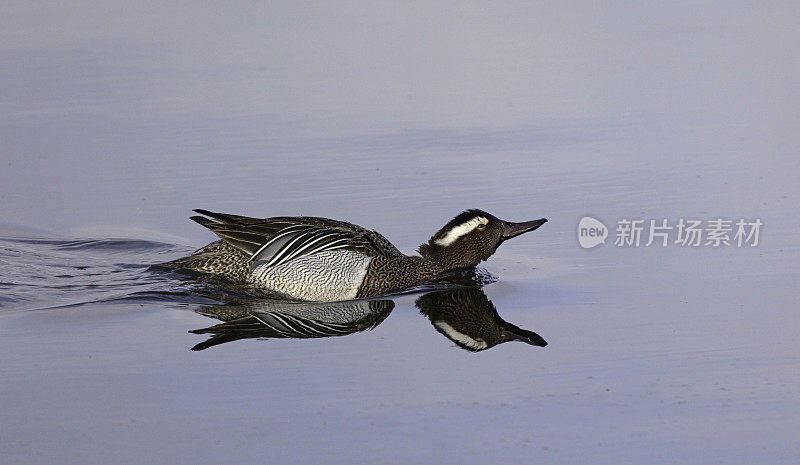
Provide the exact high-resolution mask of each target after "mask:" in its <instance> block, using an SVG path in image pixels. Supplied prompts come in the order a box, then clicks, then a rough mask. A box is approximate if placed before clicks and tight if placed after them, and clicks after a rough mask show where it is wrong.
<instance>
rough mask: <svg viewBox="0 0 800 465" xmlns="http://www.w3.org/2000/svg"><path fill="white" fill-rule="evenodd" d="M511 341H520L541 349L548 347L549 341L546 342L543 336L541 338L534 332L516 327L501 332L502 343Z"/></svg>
mask: <svg viewBox="0 0 800 465" xmlns="http://www.w3.org/2000/svg"><path fill="white" fill-rule="evenodd" d="M509 326H510V325H509ZM509 341H520V342H524V343H526V344H530V345H532V346H539V347H545V346H547V341H545V340H544V338H543V337H542V336H539V335H538V334H536V333H534V332H533V331H528V330H527V329H522V328H518V327H516V326H514V327H508V328H505V329H503V330H501V331H500V342H501V343H503V342H509Z"/></svg>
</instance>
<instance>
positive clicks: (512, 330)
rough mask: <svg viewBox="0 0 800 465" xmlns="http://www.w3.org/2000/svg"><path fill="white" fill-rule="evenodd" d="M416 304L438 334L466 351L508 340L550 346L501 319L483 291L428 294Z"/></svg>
mask: <svg viewBox="0 0 800 465" xmlns="http://www.w3.org/2000/svg"><path fill="white" fill-rule="evenodd" d="M416 305H417V308H419V310H420V312H421V313H422V314H423V315H425V316H427V317H428V319H430V320H431V324H433V327H434V328H436V330H437V331H439V332H440V333H441V334H442V335H444V336H445V337H446V338H448V339H450V340H451V341H453V342H455V343H456V345H457V346H458V347H461V348H462V349H465V350H470V351H474V352H477V351H480V350H486V349H489V348H491V347H494V346H496V345H498V344H502V343H504V342H509V341H521V342H525V343H527V344H530V345H534V346H539V347H544V346H546V345H547V341H545V340H544V339H543V338H542V337H541V336H539V335H538V334H536V333H534V332H533V331H528V330H527V329H522V328H520V327H519V326H516V325H513V324H511V323H509V322H507V321H505V320H503V319H502V318H500V315H498V314H497V309H496V308H495V307H494V304H492V301H491V300H489V298H488V297H486V294H485V293H484V292H483V290H482V289H480V288H463V289H453V290H447V291H439V292H429V293H427V294H425V295H423V296H421V297H420V298H418V299H417V302H416Z"/></svg>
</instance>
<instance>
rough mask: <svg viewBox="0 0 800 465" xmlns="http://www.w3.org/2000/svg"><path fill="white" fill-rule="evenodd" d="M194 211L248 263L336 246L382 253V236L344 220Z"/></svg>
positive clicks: (273, 261) (286, 259)
mask: <svg viewBox="0 0 800 465" xmlns="http://www.w3.org/2000/svg"><path fill="white" fill-rule="evenodd" d="M194 211H195V212H197V213H200V214H201V215H205V216H193V217H191V219H192V220H194V221H196V222H197V223H199V224H201V225H203V226H205V227H206V228H208V229H210V230H211V231H212V232H213V233H214V234H216V235H217V236H219V238H220V239H222V240H224V241H226V242H228V243H229V244H231V245H232V246H234V247H236V248H237V249H239V250H241V251H242V252H244V253H245V254H247V255H248V256H249V261H250V262H251V263H254V262H258V263H259V264H264V265H266V266H268V267H273V266H278V265H281V264H283V263H286V262H289V261H291V260H294V259H296V258H298V257H303V256H307V255H313V254H316V253H320V252H324V251H330V250H338V249H346V250H352V251H356V252H359V253H362V254H364V255H367V256H371V257H372V256H376V255H379V254H381V253H382V248H381V247H378V246H377V244H376V240H375V238H374V237H373V234H374V235H377V236H379V237H380V238H382V236H380V235H379V234H377V233H374V232H373V231H368V230H366V229H364V228H362V227H360V226H356V225H354V224H350V223H347V222H344V221H337V220H330V219H328V218H316V217H275V218H266V219H259V218H250V217H246V216H239V215H230V214H225V213H216V212H211V211H208V210H200V209H198V210H194ZM207 217H208V218H207ZM209 218H211V219H209ZM383 240H384V241H386V240H385V239H383ZM386 243H388V241H386ZM389 245H390V246H391V244H389ZM391 247H392V248H394V246H391ZM395 250H396V249H395Z"/></svg>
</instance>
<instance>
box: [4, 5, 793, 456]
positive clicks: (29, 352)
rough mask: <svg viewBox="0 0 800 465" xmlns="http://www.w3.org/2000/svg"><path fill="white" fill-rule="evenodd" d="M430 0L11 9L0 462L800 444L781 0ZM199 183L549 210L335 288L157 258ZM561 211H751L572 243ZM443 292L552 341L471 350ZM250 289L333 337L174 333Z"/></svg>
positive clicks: (293, 197) (422, 222)
mask: <svg viewBox="0 0 800 465" xmlns="http://www.w3.org/2000/svg"><path fill="white" fill-rule="evenodd" d="M437 5H439V6H427V7H421V6H420V7H415V8H412V7H398V6H386V5H383V6H376V5H373V4H372V3H367V4H358V3H353V4H346V5H339V6H336V7H334V6H326V5H307V6H304V7H300V6H296V5H295V4H294V3H292V2H287V3H281V2H278V3H275V2H271V3H270V4H269V5H268V6H253V5H249V4H247V5H246V4H235V5H231V6H226V7H225V8H217V7H214V6H209V5H205V6H198V5H191V6H186V5H183V6H171V5H163V4H141V5H129V4H127V3H126V4H124V5H123V4H122V3H120V4H118V5H115V4H114V3H113V2H111V3H105V4H104V5H102V6H97V5H91V6H89V5H86V6H79V5H78V6H71V7H63V8H61V7H46V6H43V5H33V4H28V3H25V4H19V5H11V6H9V7H8V8H6V9H5V11H4V15H3V17H2V18H1V19H0V26H2V27H0V31H2V32H0V37H2V39H3V40H2V41H0V44H2V45H0V56H2V59H3V63H4V66H3V67H2V70H1V71H0V82H2V87H3V89H5V91H4V94H3V95H4V97H3V99H2V101H1V102H0V163H1V164H2V166H0V168H2V169H0V221H2V226H0V351H1V352H2V353H3V354H4V356H3V358H2V360H3V361H2V362H0V370H1V371H2V373H3V376H2V378H1V379H0V397H2V398H3V399H4V403H3V408H2V409H0V457H2V461H3V462H4V463H5V462H8V463H65V462H67V463H72V462H74V463H175V462H181V463H184V462H187V463H188V462H195V463H219V462H220V461H226V462H230V463H253V462H270V463H343V464H344V463H483V462H487V461H497V459H498V458H500V459H502V460H504V461H506V462H509V463H521V462H523V461H525V462H531V461H540V462H544V463H586V462H587V461H588V460H591V461H592V462H593V463H609V464H610V463H615V464H616V463H787V464H788V463H796V462H798V459H800V449H798V445H797V441H796V438H795V436H796V431H799V430H800V420H798V419H800V388H798V386H800V366H799V365H800V362H798V357H797V354H798V351H799V350H800V343H799V342H798V339H797V334H798V331H800V319H799V318H798V312H797V303H796V300H797V299H796V291H795V290H794V288H795V287H796V285H797V283H798V282H799V280H798V275H799V274H800V273H798V271H800V270H799V269H798V263H799V262H800V260H798V259H800V250H798V245H797V242H796V240H795V235H796V231H798V229H799V228H800V220H798V217H797V215H796V208H795V206H796V204H797V202H798V199H800V195H799V194H800V189H799V188H798V184H797V182H796V180H797V175H798V172H800V162H799V161H798V158H797V147H798V146H800V136H798V133H797V130H796V128H797V127H798V124H800V117H798V112H797V108H800V99H798V94H797V91H796V89H798V88H800V83H799V82H798V76H800V73H798V70H800V63H798V57H797V54H796V53H795V50H796V49H797V47H796V46H795V45H797V43H798V40H799V39H800V36H798V33H797V29H796V20H795V18H796V17H797V12H796V11H795V10H796V8H795V7H794V5H793V4H792V3H790V2H786V3H780V2H779V3H773V4H770V5H766V6H765V5H759V6H749V5H747V4H744V3H742V4H731V3H730V2H724V3H723V2H707V3H687V4H680V5H675V4H665V5H639V6H632V5H630V4H627V3H624V4H623V3H620V4H613V3H612V4H609V5H606V6H603V7H597V6H596V5H594V4H592V3H589V2H587V3H581V2H578V3H573V4H570V5H563V4H561V3H560V2H559V3H552V4H547V3H544V4H537V5H532V6H514V5H506V4H492V5H487V4H484V3H481V4H476V5H464V4H462V3H455V4H452V5H445V4H437ZM193 208H206V209H210V210H218V211H224V212H230V213H237V214H244V215H249V216H265V217H266V216H280V215H316V216H327V217H332V218H336V219H342V220H347V221H351V222H354V223H356V224H360V225H362V226H365V227H369V228H374V229H376V230H378V231H380V232H381V233H383V234H384V235H385V236H386V237H387V238H389V239H390V240H391V241H392V242H393V243H394V244H395V245H397V246H398V248H400V249H401V250H402V251H404V252H408V253H411V252H412V251H413V250H414V249H415V248H416V247H417V246H418V245H419V244H420V243H422V242H424V241H426V240H427V239H428V238H429V237H430V235H432V234H433V233H434V232H435V231H436V230H438V228H440V227H441V226H442V225H444V224H445V223H446V222H447V221H448V220H450V219H451V218H452V217H453V216H455V215H456V214H458V213H459V212H460V211H462V210H464V209H466V208H481V209H484V210H486V211H488V212H490V213H492V214H494V215H496V216H498V217H500V218H503V219H507V220H511V221H521V220H530V219H534V218H541V217H546V218H548V219H549V222H548V223H547V224H546V225H545V226H543V227H542V228H540V229H539V230H537V231H535V232H532V233H529V234H525V235H523V236H520V237H518V238H514V239H512V240H511V241H508V242H507V243H504V244H503V245H502V246H501V247H500V248H499V249H498V251H497V253H496V254H495V255H494V256H493V257H492V258H491V259H490V260H489V261H488V262H486V263H485V269H486V270H487V272H488V273H489V274H490V275H492V276H494V277H496V279H494V280H492V282H490V283H488V284H485V285H484V286H482V287H480V288H472V290H471V291H463V290H462V292H468V293H469V292H473V293H474V292H478V294H471V296H467V297H463V296H454V295H447V294H445V295H442V294H436V293H428V291H430V289H426V290H420V292H417V293H412V294H405V295H399V296H391V297H389V298H387V299H379V302H384V303H383V304H372V306H373V307H374V308H372V307H370V306H369V304H367V307H366V308H363V307H358V308H355V307H354V308H355V309H350V310H347V311H345V310H342V309H339V310H337V311H334V312H333V314H337V315H349V317H347V318H344V319H342V318H339V319H336V320H335V321H334V320H330V319H328V320H320V319H316V320H314V319H312V320H309V319H308V315H307V314H298V313H297V312H295V313H292V314H291V316H292V318H294V319H291V318H288V317H286V316H285V313H286V312H285V311H284V312H283V313H280V312H276V311H275V310H273V309H265V308H264V305H267V304H263V305H262V304H259V303H258V302H252V301H249V300H247V299H244V301H243V297H246V296H242V295H239V294H237V293H236V292H235V291H233V290H228V289H220V288H217V287H215V286H213V285H209V284H208V283H204V282H198V281H195V280H191V279H186V278H185V277H181V276H176V275H174V274H169V273H166V274H165V273H155V272H153V271H152V270H150V269H149V265H151V264H153V263H158V262H162V261H167V260H170V259H173V258H176V257H179V256H181V255H183V254H186V253H189V252H191V251H192V250H194V249H195V248H198V247H200V246H202V245H205V244H206V243H207V242H209V241H211V240H213V239H214V238H213V236H212V235H211V234H210V233H209V232H208V231H206V230H204V229H203V228H201V227H199V226H198V225H196V224H194V223H193V222H191V221H189V220H188V216H189V215H190V214H191V209H193ZM585 215H590V216H593V217H595V218H598V219H600V220H602V221H603V222H604V223H605V224H606V225H608V226H610V227H612V228H613V226H614V225H615V224H616V222H617V221H618V220H620V219H625V218H628V219H632V218H640V219H644V220H649V219H657V220H661V219H668V220H669V221H670V223H671V224H675V223H676V222H677V220H678V219H680V218H687V219H688V218H695V219H702V220H712V219H715V218H725V219H731V220H734V221H735V220H737V219H740V218H745V219H748V220H752V219H755V218H759V219H761V221H763V223H764V226H763V230H762V231H761V237H760V243H759V245H758V246H757V247H737V246H735V245H732V246H727V247H718V248H714V247H706V246H701V247H695V248H690V247H680V246H678V245H675V244H670V245H669V246H668V247H655V246H650V247H644V246H642V247H638V248H634V247H629V248H626V247H616V246H614V245H613V237H610V238H609V239H610V240H609V241H608V242H607V243H606V244H604V245H601V246H599V247H597V248H595V249H591V250H584V249H582V248H580V247H579V245H578V241H577V236H576V228H577V224H578V221H579V220H580V218H581V217H583V216H585ZM462 301H469V302H473V305H472V306H467V307H468V308H472V309H474V308H476V307H477V308H478V309H482V310H481V312H480V313H479V315H482V316H484V317H485V316H486V315H489V316H490V317H491V318H488V319H486V320H485V321H487V322H497V320H496V319H495V317H494V315H495V314H496V316H497V317H498V318H501V319H502V320H503V321H505V322H508V323H510V324H513V325H515V326H516V327H518V328H521V329H524V330H528V331H532V332H534V333H535V334H536V335H538V336H539V337H541V338H543V340H546V342H547V343H548V344H547V346H546V347H541V346H537V345H531V344H526V343H523V342H518V341H517V342H508V343H503V344H498V345H494V346H492V347H488V348H486V349H485V350H480V351H473V350H464V347H462V345H463V344H464V340H463V338H462V339H459V336H456V335H455V334H454V333H453V332H452V331H449V330H448V329H447V327H446V326H445V325H443V324H442V322H445V323H447V322H448V321H452V320H449V319H448V318H452V312H451V313H448V310H447V309H448V308H452V306H449V305H451V304H452V302H462ZM476 303H477V304H476ZM359 305H361V304H359ZM259 307H261V308H259ZM457 308H460V307H457ZM236 312H239V313H236ZM259 312H261V313H259ZM264 312H266V313H268V314H269V315H271V316H270V318H272V319H273V320H269V319H268V318H267V317H263V318H265V319H266V320H265V321H272V322H273V325H274V324H275V323H274V321H276V320H275V319H278V320H280V321H281V322H282V324H283V325H284V326H283V327H282V329H281V331H283V333H282V334H283V335H286V333H292V331H294V333H293V334H294V335H297V334H298V332H297V331H300V328H306V329H305V330H306V331H315V332H316V333H317V335H318V336H330V337H300V338H298V337H277V336H278V335H279V334H276V333H274V332H273V333H264V332H261V333H258V332H256V333H255V334H256V335H257V336H258V337H241V338H239V337H238V336H243V334H242V333H236V334H235V336H237V338H235V340H230V341H228V342H224V343H220V344H216V345H210V346H208V347H204V348H203V350H194V351H192V350H191V348H193V347H196V346H197V345H198V344H203V343H204V342H206V341H208V340H209V338H211V337H213V336H214V332H213V331H212V332H209V333H204V334H196V333H192V332H190V331H196V330H204V329H206V328H211V327H214V326H216V325H220V324H225V323H226V322H229V321H235V320H236V319H237V318H245V317H250V316H253V315H259V314H260V315H264V314H265V313H264ZM359 312H360V313H359ZM493 312H494V313H493ZM298 315H299V316H298ZM234 317H235V318H234ZM281 318H282V319H281ZM304 318H305V319H304ZM310 321H311V322H310ZM246 322H247V321H244V322H239V323H246ZM249 322H250V323H253V321H252V320H249ZM437 322H438V325H437ZM453 324H455V323H453ZM453 324H449V323H448V325H449V326H450V327H451V328H453V327H454V326H453ZM487 324H488V323H487ZM489 326H491V325H489ZM271 328H272V329H269V330H270V331H275V326H272V327H271ZM308 328H311V330H309V329H308ZM464 328H465V327H464ZM228 329H230V326H229V327H228ZM243 329H246V328H244V327H240V326H237V327H236V328H235V330H236V331H242V330H243ZM249 329H254V328H253V327H249ZM257 330H258V331H265V329H264V328H260V329H257ZM215 331H216V330H215ZM326 331H329V332H331V331H332V332H336V335H334V334H332V333H331V334H325V332H326ZM464 331H467V330H466V329H464ZM217 332H218V333H219V331H217ZM226 334H227V335H228V336H229V335H231V333H226ZM252 334H253V333H251V334H248V335H252ZM265 334H266V335H267V336H269V335H271V337H267V338H266V339H265ZM300 334H302V332H301V333H300ZM305 334H306V335H309V334H310V333H305ZM448 334H449V335H450V337H448ZM461 334H466V333H465V332H461ZM488 337H489V336H485V337H483V338H481V339H483V340H484V342H486V341H487V340H488V339H487V338H488ZM232 339H233V338H232ZM459 340H461V342H462V344H461V345H459V343H458V341H459ZM473 340H474V339H473Z"/></svg>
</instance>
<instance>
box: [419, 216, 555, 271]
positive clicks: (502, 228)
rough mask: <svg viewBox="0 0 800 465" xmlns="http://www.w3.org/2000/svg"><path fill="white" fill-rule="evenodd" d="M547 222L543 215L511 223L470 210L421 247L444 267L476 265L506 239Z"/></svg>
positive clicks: (422, 251) (420, 250)
mask: <svg viewBox="0 0 800 465" xmlns="http://www.w3.org/2000/svg"><path fill="white" fill-rule="evenodd" d="M546 222H547V219H546V218H540V219H538V220H532V221H524V222H521V223H512V222H510V221H504V220H501V219H500V218H497V217H495V216H494V215H491V214H489V213H486V212H485V211H482V210H477V209H472V210H467V211H465V212H463V213H461V214H459V215H458V216H456V217H455V218H453V219H452V220H450V222H449V223H447V224H446V225H444V227H443V228H442V229H440V230H439V231H438V232H437V233H436V234H434V235H433V237H431V239H430V240H429V241H428V242H427V243H425V244H422V245H421V246H419V253H420V255H422V256H423V257H424V258H426V259H430V260H433V261H435V262H437V263H439V264H440V265H441V266H442V267H443V268H444V269H445V270H450V269H455V268H464V267H470V266H475V265H477V264H478V263H480V262H481V261H483V260H486V259H487V258H489V257H490V256H491V255H492V254H493V253H494V251H495V250H497V247H499V246H500V244H502V243H503V242H504V241H506V240H508V239H511V238H512V237H516V236H519V235H520V234H523V233H526V232H528V231H533V230H534V229H537V228H539V227H540V226H541V225H543V224H545V223H546Z"/></svg>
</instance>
